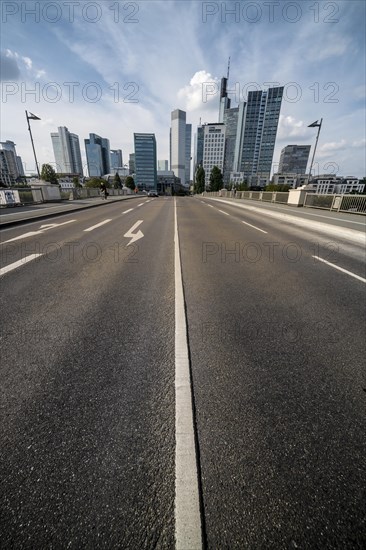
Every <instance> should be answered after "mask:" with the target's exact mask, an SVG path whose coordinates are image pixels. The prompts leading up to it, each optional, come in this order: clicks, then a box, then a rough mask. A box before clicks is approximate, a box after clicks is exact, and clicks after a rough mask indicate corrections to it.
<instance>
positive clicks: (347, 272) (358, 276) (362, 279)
mask: <svg viewBox="0 0 366 550" xmlns="http://www.w3.org/2000/svg"><path fill="white" fill-rule="evenodd" d="M313 258H315V259H316V260H319V261H320V262H323V263H325V264H327V265H330V266H331V267H334V269H338V271H342V273H346V274H347V275H349V276H350V277H354V278H355V279H357V280H358V281H362V282H363V283H366V279H365V278H364V277H360V275H356V273H352V271H348V269H344V268H343V267H339V265H335V264H332V263H331V262H328V261H327V260H324V259H323V258H319V256H313Z"/></svg>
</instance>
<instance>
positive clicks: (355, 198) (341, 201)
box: [304, 193, 366, 214]
mask: <svg viewBox="0 0 366 550" xmlns="http://www.w3.org/2000/svg"><path fill="white" fill-rule="evenodd" d="M304 206H306V207H308V208H322V209H325V210H330V211H332V212H349V213H350V214H366V195H320V194H316V193H306V196H305V200H304Z"/></svg>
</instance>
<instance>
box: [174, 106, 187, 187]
mask: <svg viewBox="0 0 366 550" xmlns="http://www.w3.org/2000/svg"><path fill="white" fill-rule="evenodd" d="M186 162H187V158H186V113H185V111H181V110H180V109H175V111H172V113H171V129H170V169H171V170H173V172H174V174H175V175H176V176H177V177H178V178H179V179H180V181H181V183H182V184H183V185H184V184H185V182H186Z"/></svg>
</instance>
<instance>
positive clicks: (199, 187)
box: [194, 165, 206, 193]
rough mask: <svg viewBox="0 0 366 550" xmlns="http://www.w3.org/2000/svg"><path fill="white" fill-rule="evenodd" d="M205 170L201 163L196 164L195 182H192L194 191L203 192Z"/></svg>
mask: <svg viewBox="0 0 366 550" xmlns="http://www.w3.org/2000/svg"><path fill="white" fill-rule="evenodd" d="M205 177H206V175H205V171H204V169H203V167H202V166H201V165H199V166H198V168H197V170H196V178H195V180H196V181H195V184H194V192H195V193H203V192H204V190H205Z"/></svg>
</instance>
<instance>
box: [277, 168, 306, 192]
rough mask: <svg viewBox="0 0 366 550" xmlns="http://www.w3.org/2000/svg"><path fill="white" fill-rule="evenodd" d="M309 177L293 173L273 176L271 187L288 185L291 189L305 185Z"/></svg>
mask: <svg viewBox="0 0 366 550" xmlns="http://www.w3.org/2000/svg"><path fill="white" fill-rule="evenodd" d="M308 181H309V176H308V175H307V174H298V173H295V172H285V173H280V172H278V173H277V174H273V185H289V186H290V187H291V188H292V189H296V188H297V187H301V186H302V185H307V183H308Z"/></svg>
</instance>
